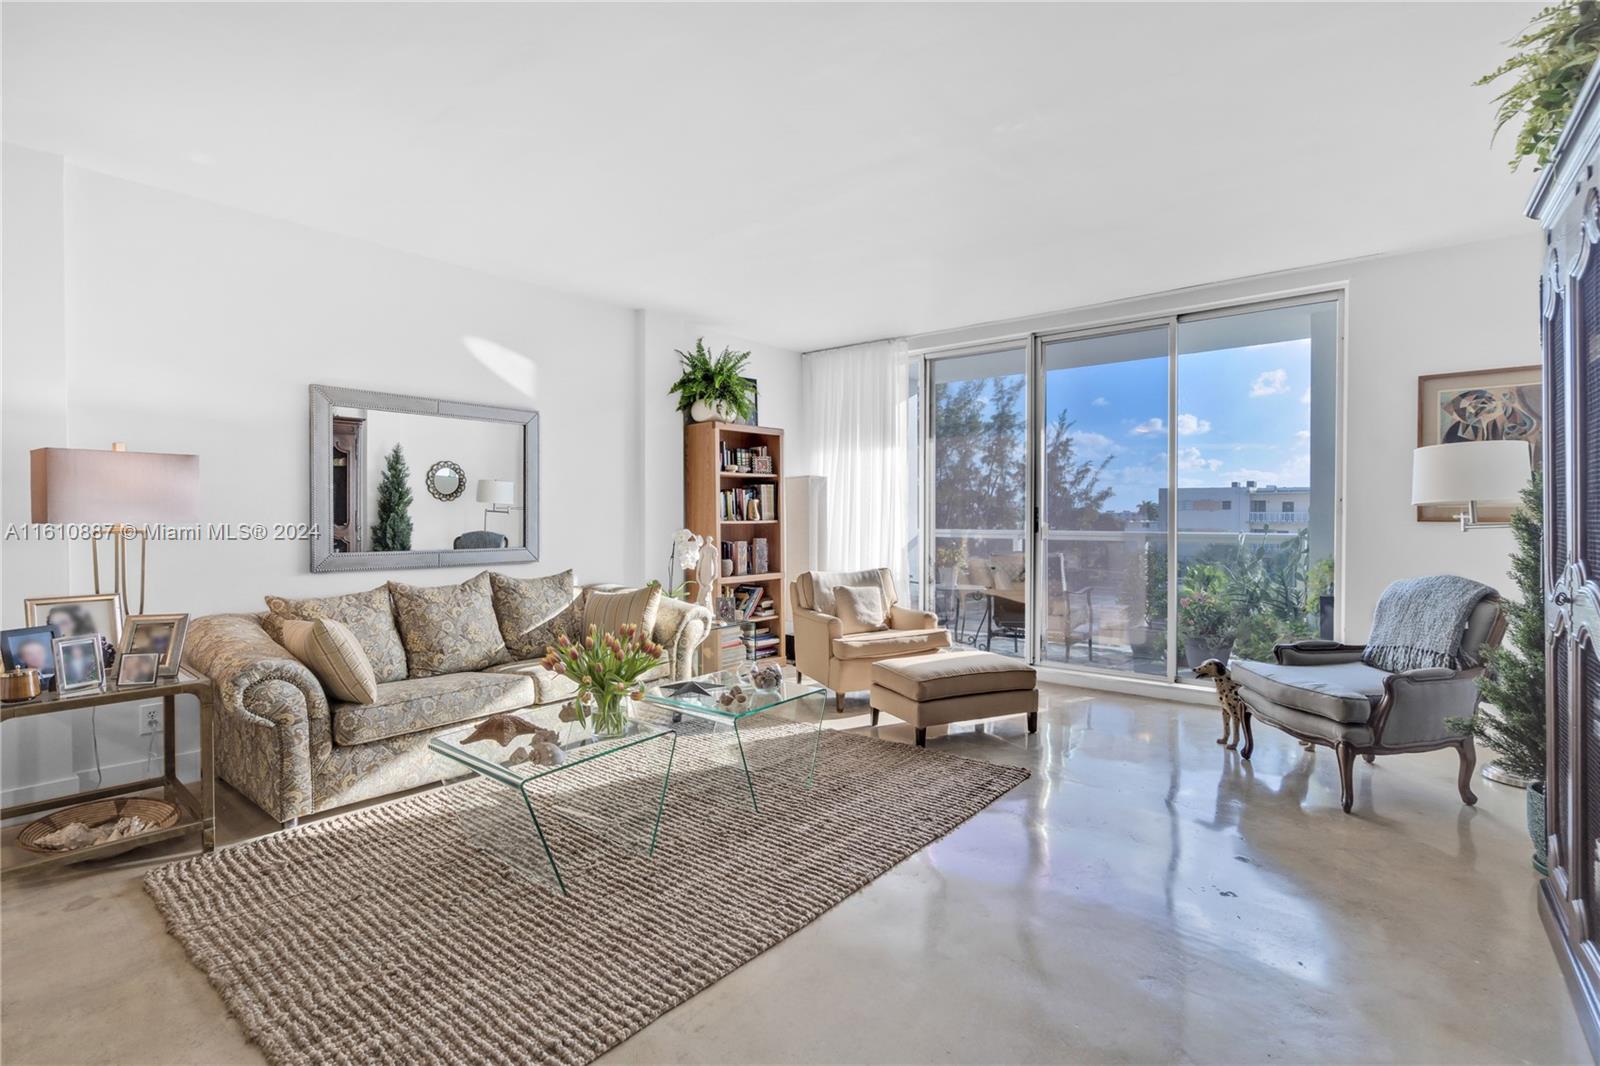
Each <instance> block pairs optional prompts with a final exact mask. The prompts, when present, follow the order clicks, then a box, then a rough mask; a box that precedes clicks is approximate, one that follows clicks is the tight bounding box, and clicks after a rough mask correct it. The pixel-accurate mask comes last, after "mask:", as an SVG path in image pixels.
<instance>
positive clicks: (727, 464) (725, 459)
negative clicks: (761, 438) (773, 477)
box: [717, 444, 772, 474]
mask: <svg viewBox="0 0 1600 1066" xmlns="http://www.w3.org/2000/svg"><path fill="white" fill-rule="evenodd" d="M717 451H718V454H717V462H718V463H719V464H720V465H721V467H722V469H723V470H724V471H726V472H727V473H730V474H749V473H762V474H770V473H772V453H771V452H769V451H767V446H766V445H765V444H761V445H757V446H756V447H754V448H730V447H728V445H726V444H719V445H717Z"/></svg>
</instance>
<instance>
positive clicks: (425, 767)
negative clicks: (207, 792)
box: [183, 573, 712, 826]
mask: <svg viewBox="0 0 1600 1066" xmlns="http://www.w3.org/2000/svg"><path fill="white" fill-rule="evenodd" d="M485 576H486V575H479V578H484V577H485ZM557 578H565V579H566V586H565V597H566V602H565V603H563V604H560V605H559V606H560V607H561V608H563V609H562V610H560V611H557V610H555V609H554V608H552V612H551V617H550V619H548V620H547V621H548V622H549V623H550V624H554V625H557V626H559V627H560V628H561V629H562V630H564V631H566V632H568V633H569V634H570V635H574V636H576V635H578V634H579V633H580V632H581V630H582V628H583V623H584V621H585V620H588V621H591V622H593V621H594V619H593V618H592V617H587V609H588V608H589V607H590V606H591V603H590V598H591V596H593V594H594V593H597V592H604V593H607V594H611V593H614V592H616V591H617V590H618V586H614V585H613V586H602V585H592V586H584V587H579V588H576V589H574V588H573V587H572V585H571V579H570V573H569V574H564V575H557ZM476 580H478V579H474V581H476ZM504 580H505V579H504V578H502V577H498V576H497V581H504ZM537 580H541V581H554V580H556V578H552V579H537ZM468 584H471V582H469V583H468ZM466 587H467V586H466V585H463V586H449V587H444V588H439V589H410V588H409V587H407V586H396V588H406V589H408V591H409V592H411V593H413V594H415V593H439V594H442V596H450V595H453V594H455V593H456V592H457V591H458V590H460V589H464V588H466ZM637 591H639V592H641V593H644V592H646V591H648V590H637ZM552 592H554V594H555V595H557V596H559V595H560V594H561V593H560V591H559V590H552ZM594 598H595V599H596V600H601V599H609V600H611V601H612V602H615V600H616V597H615V596H610V595H608V596H600V597H594ZM395 600H396V601H399V600H400V597H399V595H398V594H397V595H396V597H395ZM268 605H269V607H271V608H273V610H269V611H268V612H266V613H264V614H218V615H207V616H204V617H201V618H197V619H195V620H194V621H193V622H191V623H190V625H189V633H188V639H187V641H186V643H185V646H184V653H183V659H184V663H185V664H186V665H187V666H189V667H190V668H191V669H193V670H197V671H199V672H201V673H203V674H205V675H206V676H207V677H209V678H210V679H211V681H212V684H213V685H215V686H216V707H217V719H216V742H215V744H216V746H215V750H216V768H217V773H218V775H219V776H220V777H221V778H222V779H223V780H224V781H226V782H228V783H229V784H230V785H232V786H233V787H234V788H236V789H238V790H239V791H240V792H242V793H244V794H245V795H246V796H248V797H249V798H250V799H251V800H253V801H254V802H255V803H256V804H258V805H259V806H260V807H261V808H262V809H263V810H265V811H266V812H267V813H268V814H270V815H272V817H273V818H275V819H277V820H278V821H279V822H281V823H283V824H284V825H285V826H289V825H293V824H294V823H295V821H296V820H297V819H298V818H299V817H300V816H301V815H307V814H314V813H316V812H319V811H325V810H329V809H330V808H334V807H342V806H345V805H346V804H350V803H356V802H359V801H362V800H367V799H372V798H374V797H378V796H384V795H388V794H390V793H394V792H400V791H404V790H405V789H409V788H415V787H417V786H419V785H425V784H432V783H437V782H438V781H440V780H441V779H442V778H444V777H446V776H456V775H457V774H459V770H460V768H459V766H453V764H446V763H445V762H443V761H442V760H438V759H436V758H435V757H434V756H433V755H432V754H431V753H430V752H429V751H428V748H427V744H428V740H429V738H431V737H432V736H434V735H435V734H437V733H439V732H442V731H443V730H445V729H448V728H451V727H454V726H456V725H458V724H460V723H463V722H468V721H471V720H473V719H477V718H482V717H485V716H487V715H490V714H497V713H500V712H503V711H508V710H514V709H516V708H520V707H529V706H534V705H538V704H548V703H556V702H560V701H564V700H566V699H568V698H570V697H571V695H572V693H573V691H574V689H575V687H576V686H575V685H574V684H573V682H572V681H571V680H570V679H568V678H566V677H563V676H561V675H559V674H556V673H553V672H551V671H549V670H547V669H545V668H544V667H543V666H542V665H541V664H540V663H539V662H538V660H537V657H535V656H532V655H529V654H527V653H528V652H530V651H532V648H531V647H528V646H523V647H521V648H520V649H515V650H520V651H521V652H523V653H524V654H521V655H517V654H514V653H513V652H507V651H503V653H502V654H501V655H500V656H497V657H496V658H497V659H498V660H501V661H496V662H495V663H494V664H493V665H491V666H487V667H485V668H481V669H472V670H465V671H461V672H447V673H439V672H429V673H428V674H427V676H416V675H417V674H418V673H419V671H418V670H417V669H416V661H415V660H416V656H415V654H414V652H413V651H412V649H411V647H410V646H409V645H411V644H412V643H414V642H413V641H411V640H410V639H408V641H407V644H406V645H405V646H394V644H393V641H392V640H388V639H387V638H388V636H389V635H390V634H398V632H400V630H399V629H397V628H396V626H395V622H396V619H395V617H394V608H393V607H392V606H391V599H390V596H389V593H388V586H382V587H380V588H377V589H373V590H371V591H370V592H365V593H352V594H348V595H345V596H335V597H327V598H324V599H320V600H299V601H287V600H281V599H278V598H277V597H268ZM283 605H288V609H297V610H300V611H301V612H303V614H302V615H301V617H329V618H335V619H336V620H339V621H342V622H344V623H346V624H347V625H348V626H349V627H350V628H351V629H352V630H353V631H354V632H355V633H356V635H357V637H358V639H360V640H361V641H362V643H363V645H364V646H368V647H371V648H373V649H375V652H374V654H373V656H372V658H373V660H374V661H373V666H374V667H376V668H377V673H378V680H379V682H380V683H379V684H378V685H377V692H378V699H377V700H376V701H375V702H373V703H370V704H353V703H340V702H338V701H335V700H332V699H330V697H329V695H328V693H327V691H326V689H325V688H324V686H323V685H322V683H321V682H319V681H318V679H317V677H316V675H314V674H313V673H312V672H311V670H310V669H309V668H308V667H307V666H305V665H304V664H303V663H302V662H300V661H299V660H298V659H296V658H295V657H294V656H293V655H292V654H291V653H290V652H289V651H288V650H287V649H286V648H285V647H284V646H283V645H282V644H281V643H279V642H278V640H276V639H274V636H273V626H274V621H275V615H276V614H277V612H278V611H281V610H283V609H285V608H284V606H283ZM497 606H498V604H497ZM613 610H614V608H613ZM558 615H559V620H557V616H558ZM278 617H282V616H281V615H280V616H278ZM503 618H504V615H503V613H502V619H503ZM711 619H712V616H711V612H710V611H709V610H707V609H706V608H704V607H701V606H698V605H696V604H691V603H686V602H684V601H682V600H675V599H671V598H669V597H666V596H661V597H660V598H659V601H658V606H657V607H656V611H655V620H654V623H653V627H652V628H651V635H652V639H653V640H654V641H655V642H656V643H658V644H660V645H661V646H662V647H664V648H665V649H666V659H665V661H664V662H663V663H662V665H661V666H660V667H658V668H657V671H656V672H655V673H654V674H652V675H649V676H650V678H651V679H655V680H660V679H666V678H669V677H670V678H674V679H682V678H685V677H688V676H690V674H691V673H692V672H693V670H694V668H695V661H696V660H695V656H696V651H697V649H698V647H699V645H700V644H701V642H703V641H704V640H705V638H706V636H707V634H708V633H709V631H710V625H711ZM614 621H615V619H614V618H608V617H605V616H604V615H603V614H602V617H601V619H600V622H601V625H602V628H604V629H611V628H614V625H613V624H610V623H612V622H614ZM399 622H400V626H401V627H402V628H403V627H405V626H406V624H407V620H405V619H400V620H399ZM410 624H411V629H409V630H407V637H408V638H411V637H412V636H413V634H414V632H415V629H416V626H417V624H418V623H417V620H416V619H415V618H413V619H411V620H410ZM385 628H387V632H385ZM440 628H441V629H443V630H446V631H448V632H447V635H446V636H445V637H444V639H442V640H441V641H440V643H441V644H442V645H444V646H446V647H449V646H451V645H452V644H454V643H456V642H457V641H458V640H459V639H460V632H461V631H462V630H463V629H464V627H462V626H459V625H457V623H456V620H455V619H453V618H448V617H447V618H446V619H445V621H444V622H443V624H442V625H441V626H440ZM544 632H546V631H544V630H541V631H540V635H541V636H542V635H543V633H544ZM512 643H513V644H514V643H515V642H514V641H513V642H512ZM541 643H542V641H541ZM396 652H398V654H399V664H398V665H397V664H395V663H394V662H393V661H386V660H392V659H393V658H394V655H395V653H396ZM407 658H410V659H411V660H412V669H411V670H410V671H409V672H407V671H406V667H405V665H404V664H405V662H406V661H407ZM397 671H398V672H397Z"/></svg>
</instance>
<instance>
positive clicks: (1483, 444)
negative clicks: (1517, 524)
mask: <svg viewBox="0 0 1600 1066" xmlns="http://www.w3.org/2000/svg"><path fill="white" fill-rule="evenodd" d="M1532 455H1533V453H1532V449H1531V448H1530V447H1529V446H1528V442H1527V441H1522V440H1477V441H1463V442H1461V443H1459V444H1430V445H1427V446H1426V447H1422V448H1418V449H1417V450H1416V451H1414V452H1412V453H1411V502H1412V503H1413V504H1415V505H1418V506H1421V505H1423V504H1464V505H1465V506H1466V510H1465V511H1463V512H1461V513H1460V514H1458V515H1456V517H1457V518H1458V519H1460V521H1461V531H1462V532H1463V533H1467V532H1471V531H1472V530H1474V529H1505V528H1506V527H1508V526H1509V525H1510V524H1511V523H1510V522H1480V521H1479V520H1478V505H1479V504H1494V505H1499V506H1503V507H1504V506H1509V507H1514V506H1516V505H1517V503H1518V501H1519V497H1520V496H1521V495H1522V490H1523V489H1524V488H1525V487H1526V486H1527V484H1528V478H1529V477H1530V476H1531V475H1532V473H1533V459H1532Z"/></svg>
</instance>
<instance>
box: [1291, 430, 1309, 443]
mask: <svg viewBox="0 0 1600 1066" xmlns="http://www.w3.org/2000/svg"><path fill="white" fill-rule="evenodd" d="M1294 436H1295V439H1296V440H1300V441H1308V440H1310V439H1311V431H1310V430H1309V429H1302V430H1300V431H1298V432H1297V433H1295V435H1294Z"/></svg>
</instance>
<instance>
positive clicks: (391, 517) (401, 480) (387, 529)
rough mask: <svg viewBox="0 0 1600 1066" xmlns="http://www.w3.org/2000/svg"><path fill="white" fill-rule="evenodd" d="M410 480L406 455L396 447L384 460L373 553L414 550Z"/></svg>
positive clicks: (373, 529) (379, 486) (398, 446)
mask: <svg viewBox="0 0 1600 1066" xmlns="http://www.w3.org/2000/svg"><path fill="white" fill-rule="evenodd" d="M410 479H411V468H410V467H408V466H406V453H405V452H403V451H401V450H400V445H398V444H396V445H395V446H394V447H393V448H392V449H390V451H389V456H388V458H387V459H385V460H384V466H383V480H382V481H380V482H378V521H377V523H376V524H374V525H373V527H372V550H373V551H376V552H408V551H410V550H411V486H410V484H409V481H410Z"/></svg>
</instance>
